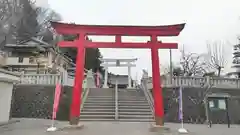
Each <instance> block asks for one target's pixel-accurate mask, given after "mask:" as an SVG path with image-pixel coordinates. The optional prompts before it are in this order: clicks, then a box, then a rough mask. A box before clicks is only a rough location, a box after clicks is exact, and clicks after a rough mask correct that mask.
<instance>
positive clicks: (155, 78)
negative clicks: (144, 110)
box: [151, 36, 164, 126]
mask: <svg viewBox="0 0 240 135" xmlns="http://www.w3.org/2000/svg"><path fill="white" fill-rule="evenodd" d="M151 41H152V42H153V43H156V42H157V36H152V37H151ZM151 56H152V83H153V98H154V110H155V112H154V113H155V122H156V125H160V126H163V125H164V121H163V117H164V106H163V96H162V86H161V82H160V68H159V67H160V66H159V56H158V48H157V46H154V45H153V46H152V48H151Z"/></svg>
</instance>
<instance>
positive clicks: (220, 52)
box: [207, 42, 227, 76]
mask: <svg viewBox="0 0 240 135" xmlns="http://www.w3.org/2000/svg"><path fill="white" fill-rule="evenodd" d="M225 45H226V44H225V43H223V42H213V43H207V49H208V66H209V67H210V68H212V69H214V70H215V71H217V76H220V75H221V71H222V69H224V67H225V65H226V64H227V61H226V57H225V55H226V54H225V49H224V46H225Z"/></svg>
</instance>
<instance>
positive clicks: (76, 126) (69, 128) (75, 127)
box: [58, 124, 84, 130]
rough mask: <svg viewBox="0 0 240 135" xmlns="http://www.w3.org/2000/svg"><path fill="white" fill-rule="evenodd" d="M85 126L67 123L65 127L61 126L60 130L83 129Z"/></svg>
mask: <svg viewBox="0 0 240 135" xmlns="http://www.w3.org/2000/svg"><path fill="white" fill-rule="evenodd" d="M83 127H84V125H83V124H78V125H66V126H63V127H61V128H59V129H58V130H81V129H83Z"/></svg>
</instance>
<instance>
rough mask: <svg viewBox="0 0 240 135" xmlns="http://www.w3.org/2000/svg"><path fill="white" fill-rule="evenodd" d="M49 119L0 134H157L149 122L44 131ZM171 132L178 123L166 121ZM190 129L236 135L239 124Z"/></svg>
mask: <svg viewBox="0 0 240 135" xmlns="http://www.w3.org/2000/svg"><path fill="white" fill-rule="evenodd" d="M50 123H51V121H49V120H32V119H21V122H18V123H15V124H11V125H7V126H2V127H0V135H158V133H154V132H150V131H149V128H150V126H151V125H150V123H136V122H132V123H130V122H128V123H126V122H83V124H84V128H83V129H80V130H63V131H57V132H51V133H50V132H46V129H47V128H48V127H49V125H50ZM66 124H67V123H66V122H58V123H57V127H62V126H64V125H66ZM166 126H167V127H170V128H171V130H172V132H173V133H172V134H166V135H177V132H176V130H177V129H178V127H179V126H180V124H173V123H168V124H166ZM186 128H187V129H188V130H190V132H191V133H189V135H237V134H239V132H240V126H237V125H234V126H232V127H231V128H229V129H228V128H227V126H226V125H214V127H213V128H207V126H206V125H193V124H191V125H190V124H186Z"/></svg>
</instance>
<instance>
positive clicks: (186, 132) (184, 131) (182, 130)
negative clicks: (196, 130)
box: [178, 128, 188, 134]
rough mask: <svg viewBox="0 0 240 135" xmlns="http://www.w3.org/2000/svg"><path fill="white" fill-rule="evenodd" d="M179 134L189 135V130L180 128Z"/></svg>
mask: <svg viewBox="0 0 240 135" xmlns="http://www.w3.org/2000/svg"><path fill="white" fill-rule="evenodd" d="M178 133H179V134H188V131H187V129H185V128H179V129H178Z"/></svg>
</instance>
